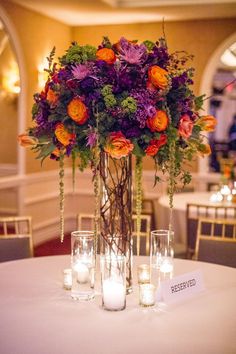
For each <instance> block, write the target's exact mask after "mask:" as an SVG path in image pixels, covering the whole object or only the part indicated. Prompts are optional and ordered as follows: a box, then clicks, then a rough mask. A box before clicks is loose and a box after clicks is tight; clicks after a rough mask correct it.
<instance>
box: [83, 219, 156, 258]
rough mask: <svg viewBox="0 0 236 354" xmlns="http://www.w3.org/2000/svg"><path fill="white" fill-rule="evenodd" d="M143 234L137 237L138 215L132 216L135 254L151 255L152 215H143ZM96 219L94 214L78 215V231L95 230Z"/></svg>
mask: <svg viewBox="0 0 236 354" xmlns="http://www.w3.org/2000/svg"><path fill="white" fill-rule="evenodd" d="M140 221H141V232H140V234H139V236H138V235H137V215H132V230H133V232H132V235H133V237H134V247H133V250H134V253H135V254H137V255H139V254H143V255H149V250H150V232H151V215H141V217H140ZM94 223H95V218H94V215H93V214H78V215H77V227H78V230H94Z"/></svg>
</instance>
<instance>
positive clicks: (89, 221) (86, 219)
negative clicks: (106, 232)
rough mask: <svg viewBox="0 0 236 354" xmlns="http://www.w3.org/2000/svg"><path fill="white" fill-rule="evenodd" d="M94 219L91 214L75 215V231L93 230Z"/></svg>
mask: <svg viewBox="0 0 236 354" xmlns="http://www.w3.org/2000/svg"><path fill="white" fill-rule="evenodd" d="M94 224H95V218H94V215H93V214H86V213H81V214H78V215H77V229H78V230H82V231H92V230H94Z"/></svg>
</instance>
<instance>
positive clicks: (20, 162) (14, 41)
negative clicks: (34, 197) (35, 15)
mask: <svg viewBox="0 0 236 354" xmlns="http://www.w3.org/2000/svg"><path fill="white" fill-rule="evenodd" d="M0 20H1V22H2V23H3V26H4V28H5V30H6V32H7V34H8V36H9V38H10V42H11V46H12V48H13V50H14V53H15V57H16V60H17V64H18V67H19V76H20V93H19V97H18V109H17V133H22V132H23V131H24V130H25V117H26V86H27V78H26V73H25V64H24V59H23V53H22V49H21V46H20V41H19V39H18V35H17V32H16V30H15V27H14V24H13V23H12V21H11V19H10V18H9V16H8V14H7V12H6V11H5V9H4V8H3V6H2V5H0ZM10 143H12V142H10V141H9V144H10ZM16 144H17V142H16ZM6 148H7V147H6ZM16 149H17V163H16V174H17V175H18V176H20V175H24V174H25V150H24V149H22V148H20V147H19V145H18V144H17V145H16Z"/></svg>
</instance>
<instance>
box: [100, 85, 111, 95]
mask: <svg viewBox="0 0 236 354" xmlns="http://www.w3.org/2000/svg"><path fill="white" fill-rule="evenodd" d="M101 93H102V95H103V96H107V95H112V86H111V85H106V86H104V87H103V88H102V89H101Z"/></svg>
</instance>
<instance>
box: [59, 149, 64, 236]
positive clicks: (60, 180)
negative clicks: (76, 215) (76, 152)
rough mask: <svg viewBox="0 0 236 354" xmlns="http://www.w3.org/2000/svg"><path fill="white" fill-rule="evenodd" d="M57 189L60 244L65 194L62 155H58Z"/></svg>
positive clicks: (62, 231) (62, 230)
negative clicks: (58, 192)
mask: <svg viewBox="0 0 236 354" xmlns="http://www.w3.org/2000/svg"><path fill="white" fill-rule="evenodd" d="M59 168H60V171H59V187H60V235H61V242H63V241H64V201H65V193H64V174H65V173H64V154H63V153H62V152H61V153H60V158H59Z"/></svg>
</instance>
